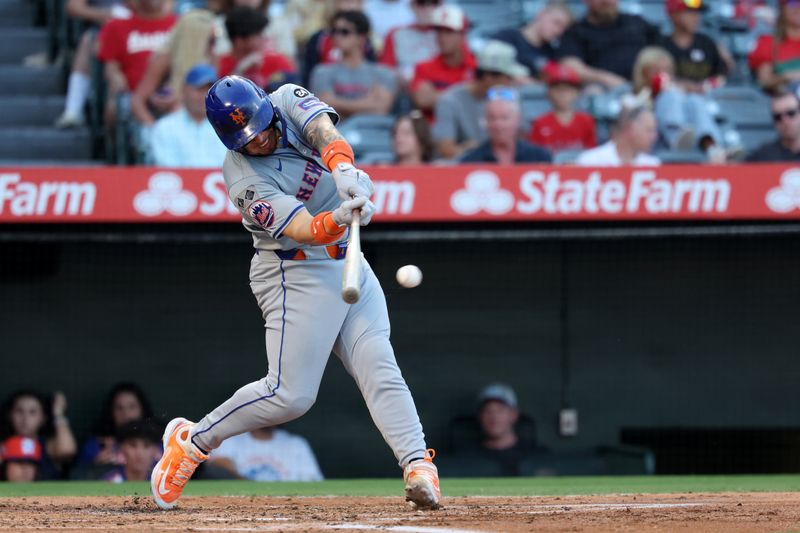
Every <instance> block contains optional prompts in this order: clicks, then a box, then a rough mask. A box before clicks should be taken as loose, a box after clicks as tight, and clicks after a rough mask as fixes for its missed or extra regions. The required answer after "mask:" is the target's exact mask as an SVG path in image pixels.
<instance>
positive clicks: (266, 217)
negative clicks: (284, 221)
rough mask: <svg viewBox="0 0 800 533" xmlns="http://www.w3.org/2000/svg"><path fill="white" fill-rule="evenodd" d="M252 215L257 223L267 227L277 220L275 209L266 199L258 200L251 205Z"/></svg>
mask: <svg viewBox="0 0 800 533" xmlns="http://www.w3.org/2000/svg"><path fill="white" fill-rule="evenodd" d="M250 217H251V218H252V219H253V220H254V221H255V223H256V224H258V225H259V226H261V227H262V228H264V229H267V228H269V227H270V226H272V223H273V222H275V211H274V210H273V209H272V205H270V203H269V202H267V201H266V200H258V201H256V202H253V204H252V205H251V206H250Z"/></svg>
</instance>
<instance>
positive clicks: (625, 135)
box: [576, 105, 661, 167]
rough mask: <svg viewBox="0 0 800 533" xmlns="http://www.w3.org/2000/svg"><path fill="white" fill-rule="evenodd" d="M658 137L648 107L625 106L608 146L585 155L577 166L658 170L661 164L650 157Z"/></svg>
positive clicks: (582, 154)
mask: <svg viewBox="0 0 800 533" xmlns="http://www.w3.org/2000/svg"><path fill="white" fill-rule="evenodd" d="M657 138H658V131H657V129H656V117H655V115H653V112H652V111H650V109H649V108H648V107H647V106H644V105H637V106H634V107H623V109H622V111H620V114H619V117H618V118H617V122H616V124H614V128H613V131H612V134H611V139H610V140H609V141H608V142H606V143H605V144H601V145H600V146H598V147H596V148H592V149H590V150H586V151H585V152H582V153H581V154H580V155H579V156H578V158H577V160H576V164H578V165H582V166H585V167H619V166H637V167H654V166H658V165H660V164H661V161H660V160H659V159H658V158H657V157H656V156H653V155H650V154H648V153H647V152H649V151H650V150H651V149H652V148H653V144H655V142H656V139H657Z"/></svg>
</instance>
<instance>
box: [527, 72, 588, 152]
mask: <svg viewBox="0 0 800 533" xmlns="http://www.w3.org/2000/svg"><path fill="white" fill-rule="evenodd" d="M544 78H545V80H546V81H547V98H548V99H549V100H550V104H551V105H552V106H553V110H552V111H550V112H549V113H545V114H544V115H542V116H540V117H538V118H537V119H536V120H534V121H533V124H532V125H531V132H530V135H529V137H528V138H529V140H530V141H531V142H532V143H534V144H538V145H539V146H542V147H544V148H547V149H548V150H550V151H552V152H553V153H556V152H560V151H562V150H575V149H584V150H585V149H587V148H594V147H595V146H597V134H596V131H595V123H594V118H592V116H591V115H590V114H588V113H583V112H580V111H576V110H575V102H576V101H577V100H578V95H579V93H580V90H581V80H580V78H578V73H577V72H575V71H574V70H572V69H571V68H569V67H566V66H564V65H559V64H557V63H551V64H549V65H547V66H546V67H545V69H544Z"/></svg>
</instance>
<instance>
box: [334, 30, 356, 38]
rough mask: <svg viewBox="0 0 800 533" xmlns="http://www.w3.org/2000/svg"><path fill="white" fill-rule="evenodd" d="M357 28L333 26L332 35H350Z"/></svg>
mask: <svg viewBox="0 0 800 533" xmlns="http://www.w3.org/2000/svg"><path fill="white" fill-rule="evenodd" d="M354 33H355V30H351V29H350V28H333V29H332V30H331V35H341V36H342V37H347V36H348V35H353V34H354Z"/></svg>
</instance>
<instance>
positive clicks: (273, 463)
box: [0, 383, 323, 483]
mask: <svg viewBox="0 0 800 533" xmlns="http://www.w3.org/2000/svg"><path fill="white" fill-rule="evenodd" d="M163 431H164V422H163V421H162V420H160V419H159V418H157V417H156V416H155V414H154V411H153V408H152V406H151V404H150V401H149V400H148V399H147V397H146V396H145V394H144V392H143V391H142V389H141V388H140V387H139V386H138V385H135V384H133V383H119V384H117V385H115V386H114V387H112V389H111V390H110V391H109V393H108V395H107V396H106V399H105V402H103V404H102V409H101V413H100V416H99V418H98V420H97V423H96V424H95V426H94V427H93V429H92V431H91V434H90V436H89V437H88V438H87V439H86V440H85V441H84V442H83V443H82V444H81V445H80V446H79V445H78V443H77V441H76V439H75V437H74V435H73V431H72V428H71V426H70V422H69V419H68V418H67V400H66V398H65V396H64V395H63V394H62V393H60V392H57V393H55V394H53V395H52V396H51V397H46V396H44V395H42V394H40V393H38V392H36V391H32V390H22V391H18V392H16V393H14V394H12V395H11V396H9V397H8V398H7V399H6V400H5V402H4V403H3V405H2V410H1V411H0V480H7V481H14V482H28V481H36V480H56V479H73V480H105V481H109V482H114V483H120V482H123V481H146V480H149V479H150V472H151V471H152V470H153V465H155V463H156V461H158V459H159V458H160V457H161V454H162V451H163V450H162V443H161V437H162V433H163ZM199 477H201V478H205V479H251V480H254V481H318V480H321V479H322V478H323V476H322V472H321V470H320V468H319V465H318V464H317V460H316V457H315V456H314V453H313V451H312V450H311V447H310V446H309V444H308V442H307V441H306V440H305V439H304V438H303V437H300V436H298V435H293V434H291V433H289V432H288V431H286V430H283V429H280V428H264V429H259V430H256V431H252V432H250V433H245V434H243V435H238V436H236V437H233V438H231V439H229V440H227V441H225V443H224V445H223V446H221V447H220V448H218V449H217V450H215V451H214V453H213V454H212V457H211V459H210V460H209V461H208V463H207V464H206V465H204V468H203V470H202V472H201V473H200V476H199Z"/></svg>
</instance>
